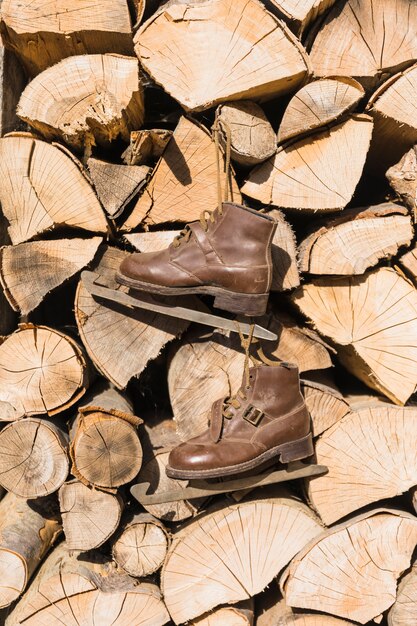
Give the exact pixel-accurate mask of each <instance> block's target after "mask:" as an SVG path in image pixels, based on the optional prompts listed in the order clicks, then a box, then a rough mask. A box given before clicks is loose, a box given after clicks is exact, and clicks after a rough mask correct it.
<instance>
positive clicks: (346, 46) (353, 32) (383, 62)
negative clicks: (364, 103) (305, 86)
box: [310, 0, 417, 88]
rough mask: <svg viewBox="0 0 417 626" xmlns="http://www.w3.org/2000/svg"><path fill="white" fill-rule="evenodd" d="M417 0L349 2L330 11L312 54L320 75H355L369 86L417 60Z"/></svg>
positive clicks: (351, 0)
mask: <svg viewBox="0 0 417 626" xmlns="http://www.w3.org/2000/svg"><path fill="white" fill-rule="evenodd" d="M416 28H417V6H416V4H415V3H414V2H413V0H401V1H400V2H397V0H379V1H378V2H377V3H375V2H366V1H365V0H348V2H346V3H338V4H337V5H336V6H335V7H334V8H333V9H332V10H331V11H330V13H329V14H328V16H327V17H326V19H325V21H324V23H323V24H322V25H321V28H320V30H319V32H318V34H317V37H316V38H315V40H314V43H313V46H312V49H311V53H310V57H311V63H312V65H313V67H314V73H315V75H316V76H332V75H337V76H352V77H354V78H356V79H357V80H359V81H360V82H361V83H362V84H363V85H364V86H365V87H367V88H368V87H370V88H372V87H374V86H375V85H376V84H377V83H378V81H379V80H380V79H381V77H384V76H387V74H388V73H394V72H398V71H400V70H401V69H402V68H404V67H407V65H409V64H410V62H411V61H413V60H416V59H417V40H416V38H415V37H414V32H415V30H416Z"/></svg>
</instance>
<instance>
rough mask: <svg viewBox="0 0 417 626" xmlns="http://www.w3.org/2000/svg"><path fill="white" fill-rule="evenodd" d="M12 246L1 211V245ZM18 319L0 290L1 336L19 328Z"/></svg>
mask: <svg viewBox="0 0 417 626" xmlns="http://www.w3.org/2000/svg"><path fill="white" fill-rule="evenodd" d="M9 244H10V237H9V234H8V232H7V220H6V219H5V217H4V215H3V213H2V212H1V210H0V245H1V246H6V245H9ZM17 322H18V318H17V315H16V313H15V311H14V310H13V309H12V307H11V306H10V304H9V301H8V300H7V298H6V296H5V294H4V291H3V289H0V336H3V337H4V336H6V335H10V334H11V333H12V332H13V331H14V330H16V327H17Z"/></svg>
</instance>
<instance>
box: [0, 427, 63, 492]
mask: <svg viewBox="0 0 417 626" xmlns="http://www.w3.org/2000/svg"><path fill="white" fill-rule="evenodd" d="M67 449H68V434H67V432H66V431H65V430H64V429H63V428H61V426H59V425H58V424H56V423H53V422H52V421H51V420H48V419H45V418H43V419H33V418H27V419H24V420H19V421H17V422H12V423H11V424H8V425H7V426H6V427H5V428H3V429H2V430H1V431H0V484H1V485H2V486H3V487H4V488H5V489H7V491H11V492H12V493H14V494H15V495H17V496H20V497H21V498H26V499H28V500H29V499H33V498H39V497H41V496H46V495H48V494H50V493H53V492H54V491H57V489H59V488H60V486H61V485H62V484H63V482H64V481H65V480H66V478H67V476H68V472H69V461H68V454H67Z"/></svg>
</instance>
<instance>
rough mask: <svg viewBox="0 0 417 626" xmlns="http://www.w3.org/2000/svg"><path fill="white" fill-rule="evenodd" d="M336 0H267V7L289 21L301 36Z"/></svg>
mask: <svg viewBox="0 0 417 626" xmlns="http://www.w3.org/2000/svg"><path fill="white" fill-rule="evenodd" d="M334 2H335V0H307V1H304V2H299V1H298V0H265V5H266V7H267V8H268V9H269V10H270V11H271V13H275V14H276V15H277V17H279V18H281V19H284V20H285V21H286V22H288V25H289V27H290V28H291V30H292V31H293V32H294V33H295V34H296V35H297V36H298V37H300V38H301V35H302V34H303V32H304V31H305V29H306V28H307V27H308V26H309V25H310V24H311V23H312V22H313V21H314V20H316V19H317V18H318V17H320V15H323V13H325V12H326V11H327V10H328V9H329V8H330V7H331V6H332V5H333V4H334Z"/></svg>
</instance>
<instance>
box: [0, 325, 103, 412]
mask: <svg viewBox="0 0 417 626" xmlns="http://www.w3.org/2000/svg"><path fill="white" fill-rule="evenodd" d="M90 378H91V371H90V366H89V365H88V363H87V361H86V359H85V357H84V353H83V351H82V350H81V348H80V346H79V345H78V344H77V343H76V342H75V341H74V340H73V339H72V338H71V337H69V336H68V335H65V334H64V333H61V332H59V331H57V330H54V329H52V328H48V327H47V326H35V325H33V324H21V325H20V326H19V328H18V330H17V331H16V332H14V333H13V334H12V335H10V336H9V337H7V338H6V340H5V341H4V342H3V343H2V344H1V345H0V406H1V410H2V415H1V419H2V420H3V421H14V420H16V419H19V418H20V417H23V416H29V415H40V414H45V413H47V414H48V415H55V414H56V413H59V412H60V411H63V410H64V409H67V408H69V407H70V406H72V405H73V404H74V403H75V402H77V400H79V399H80V398H81V396H82V395H83V394H84V393H85V390H86V389H87V388H88V386H89V383H90ZM3 411H4V414H3Z"/></svg>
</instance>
